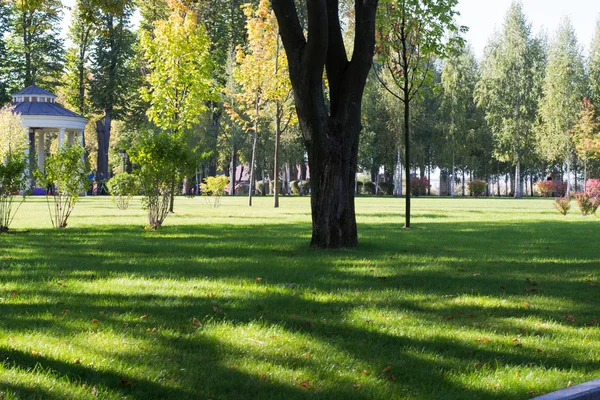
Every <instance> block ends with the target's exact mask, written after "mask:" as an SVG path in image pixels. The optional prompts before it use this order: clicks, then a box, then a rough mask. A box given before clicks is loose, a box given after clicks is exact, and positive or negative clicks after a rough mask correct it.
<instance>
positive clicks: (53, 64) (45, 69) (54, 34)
mask: <svg viewBox="0 0 600 400" xmlns="http://www.w3.org/2000/svg"><path fill="white" fill-rule="evenodd" d="M8 4H9V7H10V10H9V15H10V34H9V36H8V38H7V45H8V56H9V57H8V60H7V64H8V65H7V67H8V70H9V71H10V78H9V80H10V82H11V84H12V87H11V89H12V90H13V91H17V90H20V89H22V88H23V87H26V86H29V85H32V84H33V83H36V84H38V85H41V86H43V87H44V88H46V89H53V88H56V87H57V86H58V85H59V84H60V76H61V74H62V69H63V63H64V50H63V41H62V39H60V23H61V20H62V3H61V1H60V0H13V1H10V2H8ZM1 11H4V10H1Z"/></svg>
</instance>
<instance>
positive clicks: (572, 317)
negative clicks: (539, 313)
mask: <svg viewBox="0 0 600 400" xmlns="http://www.w3.org/2000/svg"><path fill="white" fill-rule="evenodd" d="M565 319H566V320H567V321H571V322H575V317H574V316H572V315H567V316H566V317H565Z"/></svg>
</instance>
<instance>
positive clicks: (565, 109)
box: [537, 18, 587, 193]
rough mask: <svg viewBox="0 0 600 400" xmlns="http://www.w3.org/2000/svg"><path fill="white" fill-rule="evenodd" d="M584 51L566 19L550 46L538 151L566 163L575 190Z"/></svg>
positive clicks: (568, 176)
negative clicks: (573, 174)
mask: <svg viewBox="0 0 600 400" xmlns="http://www.w3.org/2000/svg"><path fill="white" fill-rule="evenodd" d="M586 83H587V82H586V79H585V69H584V64H583V56H582V54H581V48H580V46H579V44H578V43H577V37H576V35H575V31H574V29H573V26H572V25H571V21H570V20H569V19H568V18H564V19H563V21H562V23H561V26H560V28H559V29H558V32H557V34H556V37H555V39H554V40H553V42H552V43H551V45H550V49H549V57H548V66H547V68H546V77H545V80H544V86H543V89H544V97H543V99H542V101H541V103H540V107H539V117H540V124H539V126H538V129H537V135H538V141H537V143H538V149H539V150H540V152H541V153H542V155H543V156H544V157H545V158H546V159H547V160H548V161H562V162H563V163H564V165H565V167H566V172H567V193H570V190H571V179H570V175H571V166H572V163H573V161H572V157H573V155H574V150H575V147H574V142H573V137H572V134H571V131H572V129H573V127H574V126H575V124H576V122H577V117H578V116H579V111H580V102H581V101H582V100H583V98H584V96H585V93H586Z"/></svg>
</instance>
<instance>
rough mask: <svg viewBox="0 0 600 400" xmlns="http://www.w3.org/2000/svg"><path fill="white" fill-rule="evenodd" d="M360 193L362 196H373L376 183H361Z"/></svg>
mask: <svg viewBox="0 0 600 400" xmlns="http://www.w3.org/2000/svg"><path fill="white" fill-rule="evenodd" d="M358 189H359V193H360V194H370V195H373V194H375V183H374V182H370V181H366V182H362V184H361V182H359V186H358Z"/></svg>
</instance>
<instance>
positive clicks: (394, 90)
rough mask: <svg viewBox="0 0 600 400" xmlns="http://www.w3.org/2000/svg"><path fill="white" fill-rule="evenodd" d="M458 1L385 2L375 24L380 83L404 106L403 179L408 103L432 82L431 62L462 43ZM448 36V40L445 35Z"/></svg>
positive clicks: (407, 159) (408, 156)
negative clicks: (457, 20)
mask: <svg viewBox="0 0 600 400" xmlns="http://www.w3.org/2000/svg"><path fill="white" fill-rule="evenodd" d="M457 4H458V0H441V1H434V0H386V1H385V2H384V3H383V4H382V8H383V9H382V12H381V13H380V17H381V20H380V24H379V45H378V62H380V63H381V64H382V65H383V66H384V70H385V73H387V74H389V76H390V77H391V78H392V79H391V80H392V83H393V85H388V84H387V83H386V81H385V80H384V79H381V82H382V83H383V84H384V86H385V87H386V89H387V90H388V91H389V92H390V93H391V94H392V95H393V96H395V97H397V98H398V100H399V101H400V102H401V103H402V105H403V106H404V110H403V114H404V126H403V135H404V152H405V153H404V163H405V169H406V171H407V175H408V174H409V171H410V166H411V153H410V118H411V111H410V106H411V102H412V101H413V100H414V99H415V98H416V97H417V96H418V95H419V94H420V91H421V89H422V87H423V85H424V84H425V83H426V82H427V81H428V80H430V79H431V78H432V70H433V68H434V62H435V61H436V59H437V58H444V57H446V56H448V55H449V54H450V53H451V52H452V51H453V49H454V47H455V46H456V45H457V44H458V43H461V42H462V39H461V38H460V36H459V34H460V33H461V32H464V31H465V30H466V28H464V27H461V26H459V25H457V24H456V23H455V22H454V17H455V16H456V15H457V14H458V12H457V11H456V10H455V8H456V5H457ZM448 34H450V36H449V39H448V37H447V35H448ZM410 198H411V190H410V179H407V180H406V211H405V213H406V214H405V218H406V219H405V221H406V222H405V225H404V227H405V228H410V211H411V210H410Z"/></svg>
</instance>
